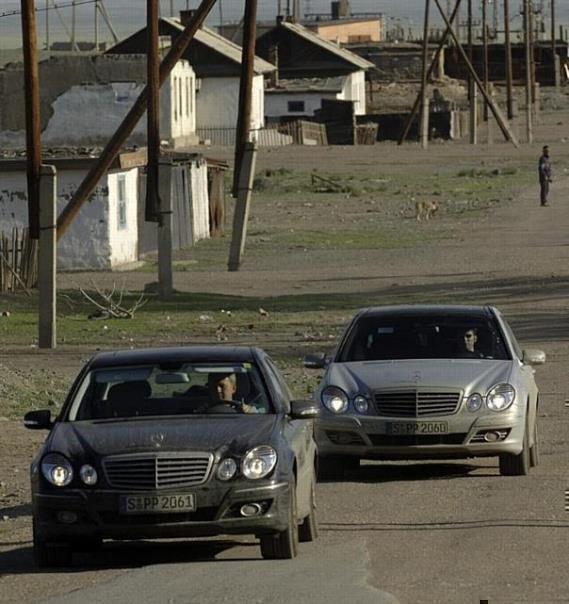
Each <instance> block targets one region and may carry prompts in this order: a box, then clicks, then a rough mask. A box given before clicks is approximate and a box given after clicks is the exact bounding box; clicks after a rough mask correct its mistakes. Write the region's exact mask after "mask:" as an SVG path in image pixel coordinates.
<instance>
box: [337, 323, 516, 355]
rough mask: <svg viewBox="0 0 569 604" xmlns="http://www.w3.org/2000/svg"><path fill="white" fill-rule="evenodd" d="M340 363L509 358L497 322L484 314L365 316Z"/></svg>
mask: <svg viewBox="0 0 569 604" xmlns="http://www.w3.org/2000/svg"><path fill="white" fill-rule="evenodd" d="M338 358H339V360H340V362H350V361H379V360H392V359H448V358H450V359H461V358H486V359H502V360H506V359H509V358H510V357H509V353H508V351H507V348H506V346H505V345H504V342H503V339H502V337H501V336H500V333H499V330H498V329H497V326H496V325H495V323H494V322H493V321H492V320H490V319H489V318H486V317H483V316H480V315H478V316H474V317H469V316H467V315H465V316H462V315H460V316H456V315H450V316H433V315H417V316H413V315H399V316H394V317H386V316H363V317H361V318H360V319H359V320H358V321H357V323H356V325H355V326H354V328H353V329H352V330H350V332H349V334H348V335H347V338H346V340H345V342H343V343H342V345H341V347H340V353H339V356H338Z"/></svg>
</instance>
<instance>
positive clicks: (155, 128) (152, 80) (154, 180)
mask: <svg viewBox="0 0 569 604" xmlns="http://www.w3.org/2000/svg"><path fill="white" fill-rule="evenodd" d="M146 20H147V26H146V45H147V48H148V57H147V62H146V66H147V79H148V112H147V123H148V133H147V137H148V164H147V167H146V207H145V218H146V220H147V221H151V222H154V221H158V222H159V221H160V201H159V197H158V171H159V167H158V166H159V163H158V162H159V161H160V50H159V44H158V36H159V33H158V30H159V22H158V0H147V2H146ZM173 94H174V96H176V95H177V94H178V91H177V90H174V93H173ZM174 105H176V103H174ZM178 109H180V108H178Z"/></svg>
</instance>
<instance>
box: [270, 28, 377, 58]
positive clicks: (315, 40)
mask: <svg viewBox="0 0 569 604" xmlns="http://www.w3.org/2000/svg"><path fill="white" fill-rule="evenodd" d="M279 27H284V28H285V29H287V30H289V31H291V32H293V33H294V34H296V35H297V36H300V37H301V38H304V39H305V40H307V41H308V42H310V43H312V44H315V45H317V46H319V47H320V48H323V49H324V50H327V51H329V52H331V53H333V54H335V55H336V56H337V57H340V58H341V59H343V60H344V61H346V62H348V63H351V64H352V65H355V66H356V67H358V68H359V69H371V68H372V67H375V65H374V64H373V63H370V62H369V61H366V60H365V59H362V58H361V57H359V56H358V55H357V54H355V53H353V52H351V51H349V50H346V49H345V48H341V47H340V46H337V45H336V44H334V42H329V41H328V40H325V39H324V38H322V37H321V36H319V35H318V34H316V33H314V32H312V31H310V30H309V29H306V27H304V26H303V25H299V24H298V23H289V22H288V21H283V22H282V23H281V24H280V25H279Z"/></svg>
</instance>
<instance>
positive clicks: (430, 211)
mask: <svg viewBox="0 0 569 604" xmlns="http://www.w3.org/2000/svg"><path fill="white" fill-rule="evenodd" d="M438 210H439V204H438V203H437V202H436V201H418V202H417V203H416V204H415V215H416V217H417V220H418V221H419V222H420V221H421V220H430V219H431V218H432V217H433V216H434V215H435V213H436V212H438Z"/></svg>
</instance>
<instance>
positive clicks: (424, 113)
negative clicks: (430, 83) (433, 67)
mask: <svg viewBox="0 0 569 604" xmlns="http://www.w3.org/2000/svg"><path fill="white" fill-rule="evenodd" d="M430 12H431V3H430V0H425V22H424V27H423V68H422V70H421V74H422V75H421V120H420V129H421V131H420V139H421V147H422V148H423V149H426V148H427V147H428V146H429V98H428V96H427V70H428V65H427V63H428V61H429V17H430Z"/></svg>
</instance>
